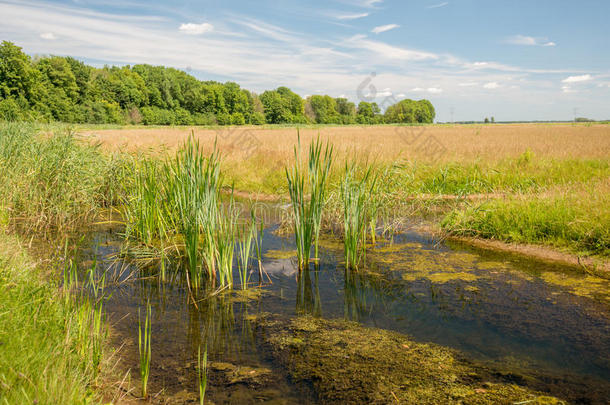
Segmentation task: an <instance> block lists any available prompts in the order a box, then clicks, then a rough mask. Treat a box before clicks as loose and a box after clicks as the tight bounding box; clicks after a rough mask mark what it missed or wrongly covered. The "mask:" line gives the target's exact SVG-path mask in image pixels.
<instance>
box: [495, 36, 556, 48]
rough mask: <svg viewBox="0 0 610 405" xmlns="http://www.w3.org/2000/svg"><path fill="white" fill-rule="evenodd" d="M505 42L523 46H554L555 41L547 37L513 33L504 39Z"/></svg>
mask: <svg viewBox="0 0 610 405" xmlns="http://www.w3.org/2000/svg"><path fill="white" fill-rule="evenodd" d="M505 42H506V43H508V44H512V45H525V46H556V45H557V44H556V43H555V42H552V41H549V40H548V38H540V37H538V38H537V37H530V36H527V35H513V36H512V37H508V38H506V40H505Z"/></svg>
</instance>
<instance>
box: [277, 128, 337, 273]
mask: <svg viewBox="0 0 610 405" xmlns="http://www.w3.org/2000/svg"><path fill="white" fill-rule="evenodd" d="M294 158H295V162H294V166H293V167H292V168H291V169H288V168H286V169H285V171H286V179H287V180H288V192H289V194H290V200H291V203H292V220H293V228H294V234H295V240H296V245H297V260H298V266H299V268H300V269H303V268H307V267H309V260H310V256H311V247H312V245H313V246H314V258H315V259H316V260H317V259H319V256H318V240H319V237H320V228H321V225H322V211H323V208H324V202H325V197H326V183H327V180H328V176H329V173H330V167H331V165H332V160H333V147H332V146H331V145H330V144H329V143H328V142H327V143H326V145H325V146H323V145H322V142H320V139H319V138H318V139H316V140H315V141H312V142H311V143H310V145H309V160H308V165H307V168H306V169H303V165H302V161H301V142H300V138H299V141H298V143H297V145H296V146H295V147H294Z"/></svg>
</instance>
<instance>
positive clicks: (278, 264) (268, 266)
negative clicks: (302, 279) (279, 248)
mask: <svg viewBox="0 0 610 405" xmlns="http://www.w3.org/2000/svg"><path fill="white" fill-rule="evenodd" d="M264 267H265V271H266V272H267V273H269V274H273V275H275V276H292V275H293V274H296V272H297V266H296V264H295V263H294V261H293V260H292V259H274V260H272V261H268V262H265V263H264Z"/></svg>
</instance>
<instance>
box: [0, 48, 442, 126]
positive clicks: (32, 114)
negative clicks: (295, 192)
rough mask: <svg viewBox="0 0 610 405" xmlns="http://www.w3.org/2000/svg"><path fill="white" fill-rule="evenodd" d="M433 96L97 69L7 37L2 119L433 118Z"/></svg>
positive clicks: (137, 68) (0, 51) (147, 68)
mask: <svg viewBox="0 0 610 405" xmlns="http://www.w3.org/2000/svg"><path fill="white" fill-rule="evenodd" d="M434 117H435V111H434V107H433V106H432V104H431V103H430V102H429V101H428V100H420V101H414V100H408V99H407V100H402V101H400V102H398V103H396V104H394V105H392V106H390V107H388V108H387V110H386V111H385V113H382V111H381V109H380V108H379V106H378V105H377V103H374V102H371V103H369V102H365V101H363V102H360V103H359V104H358V106H356V105H355V104H354V103H352V102H350V101H349V100H347V99H346V98H333V97H330V96H322V95H314V96H310V97H307V98H306V99H303V98H301V96H299V95H298V94H296V93H294V92H293V91H291V90H290V89H289V88H287V87H279V88H277V89H275V90H268V91H265V92H263V93H262V94H260V95H258V94H256V93H254V92H251V91H248V90H246V89H242V88H241V87H240V86H239V85H238V84H236V83H233V82H227V83H219V82H215V81H200V80H198V79H196V78H195V77H193V76H191V75H189V74H188V73H186V72H183V71H181V70H178V69H174V68H167V67H163V66H151V65H134V66H122V67H117V66H105V67H103V68H95V67H92V66H89V65H86V64H85V63H83V62H81V61H78V60H77V59H75V58H72V57H62V56H43V57H35V58H32V57H30V56H29V55H27V54H25V53H24V52H23V51H22V49H21V48H20V47H19V46H16V45H15V44H13V43H11V42H8V41H3V42H2V44H0V119H4V120H7V121H43V122H49V121H61V122H69V123H95V124H144V125H245V124H250V125H262V124H291V123H292V124H307V123H318V124H381V123H432V122H433V121H434Z"/></svg>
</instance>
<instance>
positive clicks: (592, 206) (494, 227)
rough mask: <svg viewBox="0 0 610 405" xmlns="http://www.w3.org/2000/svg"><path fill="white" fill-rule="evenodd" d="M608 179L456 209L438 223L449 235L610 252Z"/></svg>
mask: <svg viewBox="0 0 610 405" xmlns="http://www.w3.org/2000/svg"><path fill="white" fill-rule="evenodd" d="M608 207H610V183H608V181H607V180H606V181H599V182H594V183H593V184H591V185H589V186H583V185H577V186H572V187H569V188H567V189H564V190H561V191H557V192H554V193H547V194H541V195H539V194H525V195H517V196H512V197H510V198H507V199H498V200H492V201H487V202H483V203H480V204H474V205H470V206H468V207H466V208H460V209H455V210H453V211H452V212H451V213H449V214H448V215H447V216H446V217H445V218H444V220H443V221H442V224H441V225H442V227H443V228H444V229H445V230H446V231H448V232H449V233H451V234H454V235H462V236H477V237H482V238H487V239H498V240H502V241H507V242H517V243H540V244H544V245H548V246H553V247H556V248H561V249H565V250H568V251H571V252H574V253H578V254H585V255H600V256H606V257H607V256H608V253H609V252H610V212H609V210H608Z"/></svg>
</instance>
